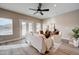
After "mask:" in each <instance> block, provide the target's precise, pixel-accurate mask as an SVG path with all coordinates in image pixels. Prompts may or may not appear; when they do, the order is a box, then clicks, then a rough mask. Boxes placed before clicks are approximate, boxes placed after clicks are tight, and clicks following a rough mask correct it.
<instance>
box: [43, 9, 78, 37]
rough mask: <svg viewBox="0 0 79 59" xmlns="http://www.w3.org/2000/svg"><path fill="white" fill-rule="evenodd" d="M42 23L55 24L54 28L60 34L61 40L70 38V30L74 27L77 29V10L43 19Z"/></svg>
mask: <svg viewBox="0 0 79 59" xmlns="http://www.w3.org/2000/svg"><path fill="white" fill-rule="evenodd" d="M43 23H44V24H51V23H55V24H56V28H58V30H59V31H61V32H62V37H63V38H67V37H70V35H72V29H73V28H74V27H79V10H76V11H72V12H69V13H65V14H62V15H59V16H56V17H52V18H49V19H45V20H44V21H43Z"/></svg>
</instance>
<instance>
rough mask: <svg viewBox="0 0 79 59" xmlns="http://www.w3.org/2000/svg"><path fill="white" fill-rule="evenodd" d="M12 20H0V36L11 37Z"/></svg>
mask: <svg viewBox="0 0 79 59" xmlns="http://www.w3.org/2000/svg"><path fill="white" fill-rule="evenodd" d="M12 34H13V27H12V19H7V18H0V35H12Z"/></svg>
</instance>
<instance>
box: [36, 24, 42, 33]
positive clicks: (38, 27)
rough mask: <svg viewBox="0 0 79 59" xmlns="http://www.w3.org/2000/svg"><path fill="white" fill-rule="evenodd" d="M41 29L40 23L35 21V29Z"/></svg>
mask: <svg viewBox="0 0 79 59" xmlns="http://www.w3.org/2000/svg"><path fill="white" fill-rule="evenodd" d="M40 30H41V24H40V23H36V31H37V32H39V31H40Z"/></svg>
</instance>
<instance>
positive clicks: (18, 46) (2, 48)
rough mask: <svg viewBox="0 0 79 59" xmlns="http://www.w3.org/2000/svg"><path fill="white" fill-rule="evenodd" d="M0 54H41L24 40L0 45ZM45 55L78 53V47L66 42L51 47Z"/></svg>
mask: <svg viewBox="0 0 79 59" xmlns="http://www.w3.org/2000/svg"><path fill="white" fill-rule="evenodd" d="M0 55H41V54H40V53H39V52H38V51H37V50H36V49H35V48H33V47H32V46H30V45H28V44H27V42H26V41H25V40H19V41H14V42H9V43H5V44H2V45H0ZM45 55H79V48H75V47H74V46H72V45H69V44H67V43H63V42H62V43H61V44H58V45H56V46H55V47H53V48H52V49H51V50H50V51H49V52H48V53H46V54H45Z"/></svg>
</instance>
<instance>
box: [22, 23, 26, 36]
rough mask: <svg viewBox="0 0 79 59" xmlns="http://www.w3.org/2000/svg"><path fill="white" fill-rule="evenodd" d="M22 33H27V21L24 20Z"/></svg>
mask: <svg viewBox="0 0 79 59" xmlns="http://www.w3.org/2000/svg"><path fill="white" fill-rule="evenodd" d="M22 35H23V36H24V35H26V22H22Z"/></svg>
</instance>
